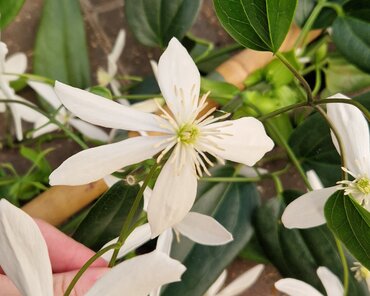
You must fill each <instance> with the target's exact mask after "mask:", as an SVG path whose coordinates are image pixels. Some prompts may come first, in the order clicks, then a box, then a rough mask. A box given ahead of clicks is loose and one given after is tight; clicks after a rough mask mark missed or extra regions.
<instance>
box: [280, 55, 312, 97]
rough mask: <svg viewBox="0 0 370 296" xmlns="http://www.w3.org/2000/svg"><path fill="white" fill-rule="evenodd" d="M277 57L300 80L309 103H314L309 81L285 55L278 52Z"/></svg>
mask: <svg viewBox="0 0 370 296" xmlns="http://www.w3.org/2000/svg"><path fill="white" fill-rule="evenodd" d="M275 55H276V57H277V58H278V59H279V60H280V61H281V62H282V63H283V64H284V65H285V66H286V67H287V68H288V69H289V70H290V71H291V72H292V73H293V74H294V76H295V77H296V78H297V79H298V80H299V82H300V83H301V84H302V86H303V88H304V90H305V92H306V94H307V101H308V102H312V101H313V97H312V91H311V87H310V86H309V85H308V83H307V81H306V80H305V79H304V78H303V76H302V75H301V74H299V72H298V71H297V70H296V69H295V68H294V67H293V66H292V65H291V64H290V63H289V61H288V60H287V59H286V58H285V57H284V55H283V54H281V53H280V52H277V53H276V54H275Z"/></svg>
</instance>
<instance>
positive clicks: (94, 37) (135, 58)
mask: <svg viewBox="0 0 370 296" xmlns="http://www.w3.org/2000/svg"><path fill="white" fill-rule="evenodd" d="M80 2H81V7H82V10H83V14H84V20H85V25H86V33H87V38H88V44H89V59H90V63H91V69H92V73H93V74H92V76H93V77H92V78H93V80H95V79H96V76H95V73H96V71H97V69H98V67H105V66H106V63H107V60H106V57H107V54H108V53H109V52H110V51H111V48H112V44H113V43H114V40H115V38H116V35H117V33H118V31H119V30H120V29H121V28H124V29H126V33H127V35H126V46H125V49H124V52H123V54H122V55H121V58H120V60H119V73H120V74H129V75H146V74H149V73H151V68H150V65H149V62H148V61H149V59H155V60H156V59H158V57H159V55H160V53H161V52H160V51H159V50H157V49H152V48H148V47H144V46H142V45H141V44H139V43H138V42H137V41H136V40H135V38H134V36H133V34H132V33H131V32H130V31H129V29H128V28H127V23H126V20H125V16H124V12H123V5H124V1H123V0H81V1H80ZM42 5H43V2H42V1H41V0H33V1H26V2H25V5H24V7H23V8H22V10H21V12H20V14H19V15H18V16H17V17H16V19H15V21H13V22H12V23H11V24H10V25H9V26H8V27H7V28H6V29H5V30H4V31H3V32H2V36H1V37H2V40H3V41H4V42H5V43H6V44H7V45H8V47H9V53H15V52H18V51H21V52H25V53H26V54H27V57H28V61H29V65H28V71H29V72H31V71H32V57H33V47H34V42H35V36H36V32H37V28H38V24H39V21H40V17H41V13H42ZM192 33H193V34H194V35H196V36H199V37H204V38H206V39H209V40H212V41H213V42H214V43H215V46H217V47H219V46H223V45H226V44H229V43H232V40H231V38H230V37H229V36H228V35H227V33H226V32H225V31H224V30H223V29H222V27H221V26H220V24H219V22H218V20H217V18H216V16H215V14H214V10H213V5H212V1H211V0H204V2H203V5H202V9H201V11H200V14H199V16H198V18H197V21H196V23H195V25H194V26H193V28H192ZM24 96H28V94H27V93H24ZM5 122H6V120H5V118H4V116H2V117H0V139H3V142H4V136H5ZM47 145H50V146H53V147H55V148H56V149H55V151H54V152H53V153H52V154H51V157H50V158H49V160H50V161H51V164H52V165H53V166H55V167H56V166H57V165H59V164H60V163H61V162H62V161H63V160H64V159H66V158H67V157H68V156H70V155H72V154H74V153H75V152H77V151H78V150H79V148H78V146H77V145H76V144H74V143H73V142H72V141H69V140H57V141H54V142H53V143H49V144H47ZM0 162H11V163H12V164H13V165H14V166H15V167H16V168H17V169H19V170H20V171H23V170H25V169H26V168H27V167H28V166H29V163H28V162H27V161H26V160H24V159H22V158H20V157H19V154H18V152H17V150H14V149H13V150H10V149H8V148H7V146H6V145H4V148H3V149H2V150H1V153H0ZM283 165H284V163H282V162H275V163H273V164H271V165H270V166H269V167H268V169H272V170H276V169H279V168H282V167H283ZM283 182H284V184H285V185H287V187H289V188H302V183H301V182H300V180H299V178H298V176H297V174H295V172H294V171H292V170H291V171H289V172H288V173H287V174H286V175H285V176H284V177H283ZM273 188H274V187H273V185H272V184H271V182H268V181H266V182H265V181H264V183H262V184H260V186H259V190H260V192H261V193H262V195H263V197H264V198H269V197H272V196H273V195H274V189H273ZM253 265H255V263H253V262H249V261H246V260H242V259H236V260H235V261H234V263H233V264H232V265H231V266H230V268H229V279H228V281H230V280H231V279H233V278H235V277H237V276H238V275H240V274H241V273H242V272H244V271H245V270H247V269H249V268H250V267H252V266H253ZM279 278H280V276H279V274H278V272H277V271H276V269H275V268H274V267H272V266H267V267H266V268H265V271H264V272H263V275H262V276H261V277H260V279H259V280H258V282H257V283H256V284H255V285H254V286H253V287H252V288H250V289H249V290H247V291H246V292H244V293H243V294H242V295H244V296H248V295H250V296H252V295H253V296H258V295H261V296H262V295H263V296H265V295H279V294H278V292H277V291H276V290H275V289H274V287H273V284H274V282H275V281H276V280H277V279H279Z"/></svg>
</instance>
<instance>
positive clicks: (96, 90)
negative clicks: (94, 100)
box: [88, 85, 113, 100]
mask: <svg viewBox="0 0 370 296" xmlns="http://www.w3.org/2000/svg"><path fill="white" fill-rule="evenodd" d="M88 90H89V92H91V93H93V94H95V95H98V96H101V97H104V98H106V99H109V100H112V99H113V97H112V93H111V91H110V90H109V89H108V88H106V87H104V86H100V85H95V86H92V87H89V89H88Z"/></svg>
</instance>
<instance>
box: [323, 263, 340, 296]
mask: <svg viewBox="0 0 370 296" xmlns="http://www.w3.org/2000/svg"><path fill="white" fill-rule="evenodd" d="M317 275H318V276H319V278H320V280H321V282H322V284H323V285H324V288H325V290H326V294H327V295H328V296H342V295H343V294H344V289H343V285H342V283H341V282H340V280H339V279H338V277H337V276H336V275H335V274H334V273H332V272H331V271H330V270H329V269H328V268H326V267H324V266H320V267H319V268H318V269H317Z"/></svg>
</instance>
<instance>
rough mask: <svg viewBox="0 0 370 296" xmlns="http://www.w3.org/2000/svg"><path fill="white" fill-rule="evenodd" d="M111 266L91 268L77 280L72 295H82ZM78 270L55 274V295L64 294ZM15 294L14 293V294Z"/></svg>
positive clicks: (60, 295)
mask: <svg viewBox="0 0 370 296" xmlns="http://www.w3.org/2000/svg"><path fill="white" fill-rule="evenodd" d="M108 270H109V268H104V267H93V268H89V269H88V270H87V271H86V272H85V273H84V274H83V275H82V277H81V278H80V280H79V281H78V282H77V284H76V286H75V287H74V289H73V291H72V293H71V295H75V296H82V295H85V294H86V293H87V291H88V290H89V289H90V288H91V287H92V285H93V284H94V283H95V282H96V281H97V280H98V279H99V278H100V277H102V276H103V275H104V273H106V272H107V271H108ZM77 272H78V270H75V271H69V272H65V273H59V274H54V296H63V295H64V292H65V291H66V290H67V288H68V286H69V284H70V283H71V281H72V279H73V278H74V276H75V275H76V273H77ZM12 296H13V295H12Z"/></svg>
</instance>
